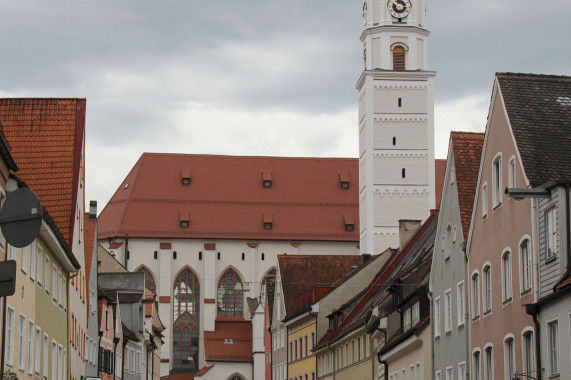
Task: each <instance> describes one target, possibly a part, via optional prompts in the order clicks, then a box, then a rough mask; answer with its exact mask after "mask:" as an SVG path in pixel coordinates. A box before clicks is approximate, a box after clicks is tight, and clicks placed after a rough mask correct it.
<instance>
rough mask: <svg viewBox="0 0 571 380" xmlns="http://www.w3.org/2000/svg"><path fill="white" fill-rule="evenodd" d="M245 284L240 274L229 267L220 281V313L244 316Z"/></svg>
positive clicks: (221, 314)
mask: <svg viewBox="0 0 571 380" xmlns="http://www.w3.org/2000/svg"><path fill="white" fill-rule="evenodd" d="M243 289H244V286H243V284H242V280H240V276H238V273H236V271H235V270H233V269H228V270H227V271H226V272H225V273H224V274H223V275H222V277H220V281H219V282H218V315H219V316H225V317H228V316H231V317H234V316H239V317H241V316H242V309H243V304H244V296H243V294H244V293H243Z"/></svg>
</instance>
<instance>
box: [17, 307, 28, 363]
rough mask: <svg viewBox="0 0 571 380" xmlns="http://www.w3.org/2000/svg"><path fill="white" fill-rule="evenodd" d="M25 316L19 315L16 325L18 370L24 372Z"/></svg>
mask: <svg viewBox="0 0 571 380" xmlns="http://www.w3.org/2000/svg"><path fill="white" fill-rule="evenodd" d="M25 339H26V316H25V315H24V314H20V323H19V324H18V369H19V370H20V371H24V368H25V365H26V341H25Z"/></svg>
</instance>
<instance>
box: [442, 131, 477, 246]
mask: <svg viewBox="0 0 571 380" xmlns="http://www.w3.org/2000/svg"><path fill="white" fill-rule="evenodd" d="M484 136H485V134H484V133H472V132H451V133H450V140H451V142H452V149H453V152H454V165H455V172H456V185H457V188H458V201H459V203H460V214H461V219H462V233H463V234H464V241H466V239H467V238H468V231H469V230H470V222H471V220H472V207H473V206H474V196H475V195H476V186H477V185H478V172H479V170H480V159H481V157H482V148H483V146H484Z"/></svg>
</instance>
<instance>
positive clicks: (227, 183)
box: [98, 154, 359, 380]
mask: <svg viewBox="0 0 571 380" xmlns="http://www.w3.org/2000/svg"><path fill="white" fill-rule="evenodd" d="M357 168H358V166H357V159H338V158H324V159H321V158H276V157H227V156H205V155H180V154H143V156H142V157H141V158H140V159H139V161H138V162H137V163H136V165H135V167H134V168H133V169H132V170H131V172H130V173H129V174H128V176H127V178H125V180H124V181H123V183H122V184H121V185H120V186H119V189H118V190H117V191H116V193H115V194H114V196H113V197H112V199H111V201H110V202H109V203H108V204H107V206H106V207H105V209H104V210H103V211H102V213H101V215H100V217H99V219H98V239H99V243H100V244H101V245H102V246H104V248H106V249H107V250H108V251H110V252H112V254H114V255H115V256H116V258H117V259H118V260H119V262H121V263H122V264H123V265H124V266H125V267H126V268H127V269H128V270H129V271H137V270H142V268H144V270H145V271H146V272H147V273H148V274H150V276H148V277H152V278H150V279H151V280H152V281H154V283H155V287H156V290H157V295H158V301H159V316H160V319H161V321H162V322H163V323H164V325H165V326H166V330H165V331H164V332H163V334H164V342H165V343H164V344H163V346H162V348H161V371H160V373H161V378H162V377H164V376H169V377H170V378H172V379H174V378H176V379H184V378H188V375H189V374H193V375H194V377H195V378H196V379H217V380H218V379H222V380H224V379H232V380H234V379H244V380H245V379H254V378H255V379H263V378H264V371H263V369H264V362H265V357H264V351H263V350H260V347H258V346H259V344H258V341H256V340H255V337H256V336H257V337H263V331H259V332H258V331H255V330H256V329H255V320H254V323H253V322H252V314H251V311H250V310H249V308H248V303H247V302H246V301H247V297H248V298H258V297H260V296H261V295H262V294H263V292H264V291H265V289H264V286H263V283H264V279H265V278H266V277H267V276H268V275H270V276H271V275H274V273H275V268H276V263H277V255H278V254H284V253H287V254H292V255H294V254H310V255H312V254H355V255H358V254H359V243H358V242H359V236H358V232H357V231H358V230H359V227H358V218H357V217H358V195H357V191H358V188H357V175H358V174H357V170H358V169H357ZM262 299H263V297H262ZM258 309H260V308H258ZM262 321H263V319H262ZM262 325H263V324H261V325H260V326H262ZM262 329H263V326H262ZM253 336H254V337H253ZM260 363H261V364H260ZM253 368H254V370H253Z"/></svg>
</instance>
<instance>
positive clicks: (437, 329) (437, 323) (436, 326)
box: [434, 297, 440, 338]
mask: <svg viewBox="0 0 571 380" xmlns="http://www.w3.org/2000/svg"><path fill="white" fill-rule="evenodd" d="M439 336H440V297H436V298H435V299H434V337H435V338H438V337H439Z"/></svg>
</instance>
